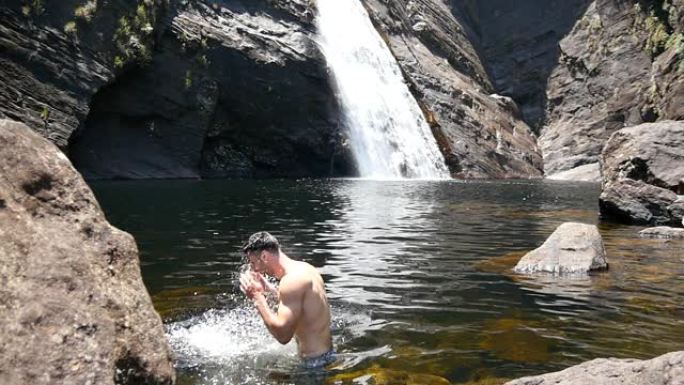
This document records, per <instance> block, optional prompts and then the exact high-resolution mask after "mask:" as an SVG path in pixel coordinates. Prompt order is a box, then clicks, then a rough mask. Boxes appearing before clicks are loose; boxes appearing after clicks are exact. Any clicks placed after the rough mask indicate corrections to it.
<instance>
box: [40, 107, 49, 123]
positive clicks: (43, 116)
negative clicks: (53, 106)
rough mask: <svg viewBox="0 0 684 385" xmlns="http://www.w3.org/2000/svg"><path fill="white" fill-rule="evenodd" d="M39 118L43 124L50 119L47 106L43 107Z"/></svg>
mask: <svg viewBox="0 0 684 385" xmlns="http://www.w3.org/2000/svg"><path fill="white" fill-rule="evenodd" d="M40 118H41V119H43V121H44V122H47V121H48V119H50V109H49V108H48V106H43V111H41V113H40Z"/></svg>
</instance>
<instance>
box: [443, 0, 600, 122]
mask: <svg viewBox="0 0 684 385" xmlns="http://www.w3.org/2000/svg"><path fill="white" fill-rule="evenodd" d="M451 3H452V4H454V6H455V7H460V9H461V11H462V12H464V13H465V14H468V15H470V20H471V22H470V24H471V25H472V26H473V29H474V31H475V33H476V34H477V36H478V37H479V41H480V47H481V50H480V51H481V56H482V58H483V60H484V61H485V63H486V66H487V68H488V69H489V72H490V74H491V79H492V83H493V85H494V86H495V87H496V89H497V90H498V91H497V92H498V93H499V94H502V95H506V96H509V97H511V98H513V100H515V101H516V103H518V105H520V110H521V113H522V115H523V118H524V120H525V121H526V122H527V123H528V124H529V125H530V126H532V127H533V129H535V130H537V132H538V130H539V129H540V128H541V126H542V125H543V121H544V111H545V108H546V95H545V93H546V83H547V80H548V77H549V75H550V73H551V71H552V70H553V69H554V67H555V66H556V65H557V63H558V56H559V54H560V50H559V48H558V43H559V41H560V40H561V39H562V38H564V37H565V35H567V34H568V33H569V32H570V30H571V29H572V27H573V26H574V25H575V23H576V22H577V20H578V19H579V18H580V17H581V15H582V14H583V13H584V11H585V10H586V8H587V6H588V5H589V4H590V3H591V0H552V1H549V0H525V1H520V0H517V1H511V0H487V1H477V0H467V1H454V0H452V1H451ZM464 4H465V5H464ZM466 5H467V6H466Z"/></svg>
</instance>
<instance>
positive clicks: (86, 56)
mask: <svg viewBox="0 0 684 385" xmlns="http://www.w3.org/2000/svg"><path fill="white" fill-rule="evenodd" d="M100 3H101V4H100V5H99V6H96V5H95V4H97V2H96V1H92V0H89V1H84V0H65V1H58V2H56V1H42V0H36V1H22V0H7V1H3V2H2V5H1V6H0V20H1V21H2V22H0V52H1V53H2V54H1V55H0V68H2V70H0V118H2V117H8V118H12V119H15V120H18V121H22V122H24V123H26V124H27V125H29V126H30V127H31V128H32V129H34V130H36V131H38V132H39V133H41V134H42V135H43V136H44V137H46V138H48V139H50V140H51V141H52V142H53V143H55V144H57V145H58V146H59V147H60V148H62V149H66V148H67V146H68V142H69V139H70V138H71V136H72V134H73V132H74V131H75V130H76V129H77V128H78V127H79V126H80V124H81V123H82V122H83V121H84V120H85V119H86V117H87V116H88V113H89V111H90V102H91V99H92V97H93V95H95V93H96V92H97V91H98V90H99V89H100V88H101V87H102V86H104V85H106V84H108V83H109V82H111V81H113V80H114V79H115V78H116V77H117V74H119V73H120V72H122V71H123V69H124V67H125V66H127V65H131V64H133V63H136V62H139V61H144V60H146V59H147V58H148V57H149V55H150V51H151V49H152V46H153V41H154V36H153V33H152V31H153V30H154V27H155V26H156V25H157V22H158V19H159V16H160V13H161V12H162V11H163V9H164V6H163V1H162V0H147V1H142V0H141V1H137V0H122V1H112V2H100Z"/></svg>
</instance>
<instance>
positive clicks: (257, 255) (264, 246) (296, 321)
mask: <svg viewBox="0 0 684 385" xmlns="http://www.w3.org/2000/svg"><path fill="white" fill-rule="evenodd" d="M242 250H243V251H244V252H245V254H246V256H247V258H248V259H249V264H250V266H251V270H252V271H251V272H248V273H243V274H242V275H241V276H240V289H241V290H242V291H243V292H244V293H245V294H246V295H247V297H249V298H251V299H252V301H254V305H255V306H256V308H257V310H258V311H259V315H260V316H261V318H262V319H263V320H264V324H266V327H267V328H268V331H269V332H270V333H271V334H272V335H273V337H275V338H276V339H277V340H278V342H280V343H281V344H286V343H288V342H290V340H291V339H292V337H295V340H296V341H297V347H298V350H299V356H300V357H301V358H302V360H303V363H304V366H305V367H307V368H319V367H323V366H325V365H328V364H330V363H331V362H333V361H334V360H335V352H334V350H333V347H332V337H331V335H330V306H329V305H328V299H327V297H326V295H325V284H324V283H323V279H322V278H321V275H320V274H318V271H317V270H316V268H315V267H313V266H311V265H309V264H308V263H306V262H300V261H295V260H293V259H290V258H289V257H288V256H287V255H285V253H283V251H282V250H281V249H280V244H279V243H278V240H277V239H276V238H275V237H274V236H273V235H271V234H269V233H267V232H265V231H264V232H258V233H255V234H252V236H251V237H249V240H248V241H247V244H246V245H245V246H244V247H243V248H242ZM264 273H265V274H268V275H270V276H272V277H275V278H276V279H279V280H280V288H279V289H278V288H275V287H274V286H272V285H271V284H270V283H269V282H268V281H267V280H266V279H265V278H264V276H263V274H264ZM265 291H272V292H274V293H276V294H277V296H278V300H279V304H278V311H277V312H275V313H274V312H273V311H272V310H271V309H270V308H269V306H268V303H267V302H266V298H265V297H264V292H265Z"/></svg>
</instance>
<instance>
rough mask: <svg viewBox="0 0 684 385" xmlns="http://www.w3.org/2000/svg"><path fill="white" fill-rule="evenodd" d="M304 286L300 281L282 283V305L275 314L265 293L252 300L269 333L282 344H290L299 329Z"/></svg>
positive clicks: (285, 279) (287, 280)
mask: <svg viewBox="0 0 684 385" xmlns="http://www.w3.org/2000/svg"><path fill="white" fill-rule="evenodd" d="M303 288H304V285H303V284H302V282H300V281H299V280H297V279H296V278H295V279H288V278H284V279H283V280H282V281H281V282H280V303H279V304H278V312H277V313H274V312H273V311H272V310H271V309H270V308H269V307H268V303H267V302H266V298H265V297H264V295H263V293H261V292H257V293H255V294H254V296H253V297H252V299H253V300H254V304H255V305H256V308H257V310H258V311H259V315H261V318H262V319H263V320H264V324H266V327H267V328H268V331H269V332H270V333H271V334H272V335H273V337H275V339H276V340H278V342H280V343H281V344H283V345H284V344H286V343H288V342H290V340H291V339H292V337H293V336H294V332H295V330H296V329H297V323H298V322H299V318H300V316H301V312H302V299H303V298H302V297H303V295H304V289H303Z"/></svg>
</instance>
